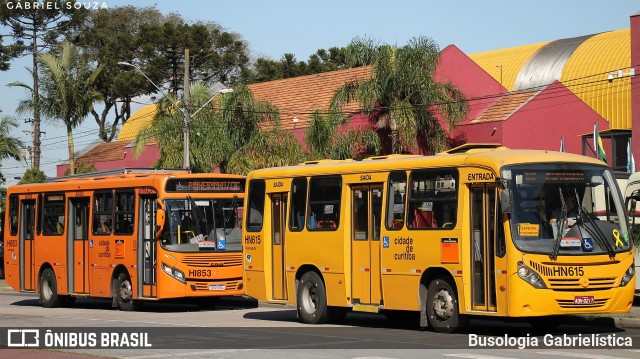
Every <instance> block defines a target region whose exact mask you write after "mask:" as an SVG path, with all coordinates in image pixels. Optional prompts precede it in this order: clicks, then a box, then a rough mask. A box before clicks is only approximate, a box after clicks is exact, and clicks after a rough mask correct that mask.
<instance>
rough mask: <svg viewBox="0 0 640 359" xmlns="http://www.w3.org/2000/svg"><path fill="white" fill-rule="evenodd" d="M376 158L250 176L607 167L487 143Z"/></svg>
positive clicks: (593, 161) (269, 170) (570, 156)
mask: <svg viewBox="0 0 640 359" xmlns="http://www.w3.org/2000/svg"><path fill="white" fill-rule="evenodd" d="M389 157H390V158H386V159H385V158H380V157H377V158H376V160H363V161H350V162H339V163H336V162H329V163H327V162H324V163H323V162H322V161H318V163H317V164H315V165H310V164H308V163H307V164H305V165H303V166H285V167H272V168H265V169H260V170H255V171H252V172H251V173H249V176H248V177H249V178H255V177H260V178H278V177H287V176H299V175H321V174H348V173H360V172H367V171H372V172H375V171H387V170H389V169H394V170H395V169H398V170H401V169H414V168H421V167H452V166H454V167H460V166H478V167H485V168H491V169H493V170H494V171H495V172H496V173H498V172H499V169H500V168H501V167H502V166H505V165H511V164H521V163H545V162H546V163H548V162H580V163H584V164H592V165H601V166H606V164H605V163H603V162H602V161H599V160H596V159H595V158H591V157H586V156H582V155H577V154H572V153H566V152H556V151H545V150H511V149H508V148H506V147H501V146H488V147H485V148H484V149H480V148H477V147H470V148H468V149H467V150H466V151H465V150H457V151H455V152H454V153H449V152H442V153H439V154H437V155H433V156H415V155H403V156H396V155H392V156H389Z"/></svg>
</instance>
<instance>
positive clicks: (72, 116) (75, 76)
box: [9, 42, 101, 174]
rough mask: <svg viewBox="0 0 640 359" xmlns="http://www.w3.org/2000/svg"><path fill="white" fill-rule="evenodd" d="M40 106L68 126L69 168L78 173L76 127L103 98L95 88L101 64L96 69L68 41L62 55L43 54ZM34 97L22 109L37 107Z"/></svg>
mask: <svg viewBox="0 0 640 359" xmlns="http://www.w3.org/2000/svg"><path fill="white" fill-rule="evenodd" d="M39 62H40V64H41V65H42V66H41V67H40V71H41V76H40V85H39V86H40V89H41V94H40V96H39V99H40V103H39V106H38V107H39V108H40V109H41V111H42V113H43V114H44V115H45V116H46V117H47V118H49V119H52V120H54V121H55V120H59V121H62V122H63V123H64V125H65V127H66V130H67V143H68V148H69V169H70V170H69V172H70V174H74V173H75V151H74V146H73V129H74V128H76V127H77V126H78V125H80V124H81V123H82V121H84V119H85V118H86V116H87V115H88V114H89V113H90V112H91V110H92V109H93V104H94V103H95V102H96V101H99V100H100V99H101V95H100V93H99V92H98V91H96V90H95V81H96V78H97V77H98V75H99V74H100V71H101V68H98V69H93V68H92V67H91V66H90V65H89V62H88V61H87V60H86V59H85V58H84V57H83V56H82V54H80V53H79V52H78V49H77V48H76V47H75V46H74V45H73V44H71V43H69V42H65V43H63V44H62V46H61V49H60V55H59V56H56V55H55V54H53V53H46V54H43V55H41V56H40V58H39ZM9 85H10V86H21V87H24V88H27V89H29V90H32V89H31V87H30V86H29V85H27V84H24V83H21V82H16V83H11V84H9ZM36 107H37V106H35V103H34V101H33V100H32V99H27V100H23V101H21V102H20V105H19V106H18V109H17V112H18V113H27V112H29V111H32V110H34V109H35V108H36Z"/></svg>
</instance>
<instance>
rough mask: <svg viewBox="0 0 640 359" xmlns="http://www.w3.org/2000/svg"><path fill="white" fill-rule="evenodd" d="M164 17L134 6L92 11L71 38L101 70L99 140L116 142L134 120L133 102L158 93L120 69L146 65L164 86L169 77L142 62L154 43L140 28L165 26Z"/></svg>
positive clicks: (97, 115) (129, 71)
mask: <svg viewBox="0 0 640 359" xmlns="http://www.w3.org/2000/svg"><path fill="white" fill-rule="evenodd" d="M162 21H163V15H162V14H161V13H160V12H159V11H158V10H157V9H156V8H154V7H146V8H136V7H133V6H123V7H115V8H109V9H98V10H95V11H91V12H90V14H89V16H87V18H86V20H85V21H84V22H83V23H82V26H81V27H80V28H79V29H78V31H77V32H75V33H73V34H72V35H71V36H70V38H71V39H72V41H73V43H74V44H75V45H76V46H78V47H80V48H82V49H83V50H84V52H85V53H86V54H87V56H89V57H90V58H91V59H92V61H95V62H96V65H97V66H100V67H102V71H101V72H100V75H99V76H98V78H97V79H96V90H97V91H99V92H100V93H101V94H102V98H103V101H104V107H102V111H101V112H100V113H98V111H97V110H96V109H93V110H92V111H91V114H92V115H93V118H94V119H95V121H96V123H97V124H98V128H99V132H98V136H99V137H100V139H101V140H102V141H104V142H110V141H112V140H113V138H114V137H115V135H116V133H117V129H118V125H119V124H121V123H124V122H125V121H126V119H127V118H129V116H131V99H132V98H134V97H137V96H141V95H150V94H153V93H155V92H156V91H157V90H156V88H155V87H154V86H153V85H152V84H151V83H149V81H147V80H146V79H145V78H144V77H143V76H140V75H139V74H137V73H134V71H135V70H134V69H132V68H130V67H124V66H122V65H118V62H121V61H122V62H129V63H134V64H139V65H143V64H144V71H145V74H146V75H147V76H149V78H150V79H151V80H152V81H154V82H156V83H162V81H164V79H166V78H167V77H168V75H167V73H166V71H164V69H163V68H159V67H154V66H150V65H148V63H149V61H147V60H146V59H144V58H142V51H143V48H145V47H151V46H152V45H151V44H150V42H151V41H152V40H151V39H148V38H145V37H144V36H143V34H142V32H141V29H140V28H141V26H143V25H144V26H151V25H158V24H160V23H162Z"/></svg>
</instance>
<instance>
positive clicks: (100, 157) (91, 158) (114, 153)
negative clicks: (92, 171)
mask: <svg viewBox="0 0 640 359" xmlns="http://www.w3.org/2000/svg"><path fill="white" fill-rule="evenodd" d="M130 143H131V141H114V142H107V143H102V144H99V145H97V146H95V147H94V148H92V149H91V150H89V151H88V152H87V153H85V154H83V155H82V156H80V157H78V158H76V162H78V163H80V162H82V163H86V164H92V163H96V162H106V161H117V160H121V159H122V158H124V149H125V148H126V147H127V146H128V145H129V144H130Z"/></svg>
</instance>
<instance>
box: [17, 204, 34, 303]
mask: <svg viewBox="0 0 640 359" xmlns="http://www.w3.org/2000/svg"><path fill="white" fill-rule="evenodd" d="M35 219H36V201H35V200H32V199H27V200H22V201H21V202H20V243H19V250H20V290H21V291H35V290H36V285H35V276H36V268H35V265H36V263H35V256H36V248H35V245H34V227H35Z"/></svg>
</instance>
